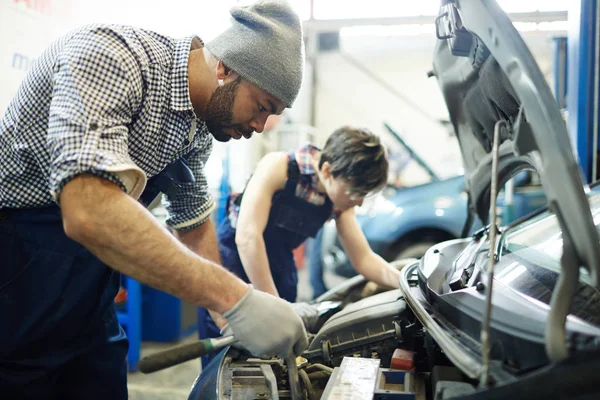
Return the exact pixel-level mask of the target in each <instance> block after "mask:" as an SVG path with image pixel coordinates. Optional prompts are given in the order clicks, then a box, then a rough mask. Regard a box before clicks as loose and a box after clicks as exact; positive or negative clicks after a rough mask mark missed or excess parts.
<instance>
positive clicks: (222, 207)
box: [217, 147, 229, 225]
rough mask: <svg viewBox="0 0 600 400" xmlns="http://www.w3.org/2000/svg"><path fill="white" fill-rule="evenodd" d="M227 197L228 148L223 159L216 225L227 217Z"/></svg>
mask: <svg viewBox="0 0 600 400" xmlns="http://www.w3.org/2000/svg"><path fill="white" fill-rule="evenodd" d="M228 197H229V147H227V148H226V150H225V156H224V157H223V176H221V185H220V186H219V208H218V210H217V225H219V224H220V223H221V221H222V220H223V218H225V217H226V216H227V199H228Z"/></svg>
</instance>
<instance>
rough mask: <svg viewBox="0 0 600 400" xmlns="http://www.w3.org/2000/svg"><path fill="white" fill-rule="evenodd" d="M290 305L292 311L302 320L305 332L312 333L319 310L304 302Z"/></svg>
mask: <svg viewBox="0 0 600 400" xmlns="http://www.w3.org/2000/svg"><path fill="white" fill-rule="evenodd" d="M291 305H292V308H293V309H294V311H296V314H298V316H299V317H300V318H302V322H304V327H305V328H306V330H307V331H309V332H312V329H313V328H314V326H315V325H316V324H317V320H318V319H319V310H318V309H317V306H315V305H312V304H308V303H305V302H300V303H291Z"/></svg>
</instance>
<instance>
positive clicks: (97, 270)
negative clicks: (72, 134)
mask: <svg viewBox="0 0 600 400" xmlns="http://www.w3.org/2000/svg"><path fill="white" fill-rule="evenodd" d="M190 177H191V179H192V181H193V175H192V174H191V171H190V170H189V168H187V165H186V163H185V156H184V157H183V158H182V159H179V160H177V161H175V162H174V163H172V164H170V165H168V166H167V167H166V168H165V169H164V170H163V171H161V173H159V174H158V175H157V176H154V177H153V178H151V179H150V180H149V181H148V185H147V186H146V189H145V191H144V193H143V194H142V197H141V199H140V201H141V202H142V203H144V204H145V205H148V203H149V202H151V201H152V200H153V199H154V197H156V195H157V194H158V192H159V191H160V192H165V193H171V194H173V193H174V192H175V191H176V190H177V183H178V182H186V181H190ZM119 284H120V274H119V273H118V272H116V271H114V270H113V269H111V268H109V267H107V266H106V265H104V264H103V263H102V262H101V261H100V260H99V259H98V258H96V256H94V255H93V254H92V253H90V252H89V251H88V250H86V249H85V248H84V247H83V246H82V245H80V244H79V243H77V242H75V241H73V240H71V239H70V238H69V237H67V236H66V234H65V232H64V229H63V224H62V218H61V213H60V208H59V207H58V206H56V205H53V206H48V207H44V208H31V209H6V208H5V209H0V398H6V399H11V400H13V399H38V398H39V399H50V398H61V399H69V398H78V399H82V398H86V399H111V400H121V399H123V400H124V399H127V386H126V374H127V364H126V360H125V359H126V355H127V350H128V342H127V337H126V335H125V332H124V331H123V329H122V328H121V327H120V325H119V323H118V320H117V315H116V312H115V306H114V301H113V300H114V297H115V295H116V294H117V291H118V289H119Z"/></svg>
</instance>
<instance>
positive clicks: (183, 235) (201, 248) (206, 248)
mask: <svg viewBox="0 0 600 400" xmlns="http://www.w3.org/2000/svg"><path fill="white" fill-rule="evenodd" d="M174 234H175V237H176V238H177V239H179V241H180V242H181V243H183V244H185V245H186V246H187V247H188V248H189V249H190V250H192V251H193V252H194V253H196V254H198V255H200V256H202V257H204V258H206V259H208V260H210V261H212V262H214V263H217V264H219V265H221V255H220V254H219V245H218V244H217V232H216V231H215V226H214V225H213V223H212V221H211V220H210V219H207V220H206V222H204V223H203V224H202V225H199V226H197V227H195V228H194V229H190V230H189V231H183V230H175V231H174Z"/></svg>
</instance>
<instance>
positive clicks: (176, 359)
mask: <svg viewBox="0 0 600 400" xmlns="http://www.w3.org/2000/svg"><path fill="white" fill-rule="evenodd" d="M236 341H237V340H236V339H235V337H234V336H233V335H231V336H223V337H220V338H215V339H203V340H198V341H196V342H194V343H189V344H184V345H181V346H176V347H172V348H170V349H167V350H163V351H161V352H158V353H154V354H151V355H149V356H146V357H144V358H142V359H141V360H140V362H139V364H138V367H139V369H140V371H141V372H143V373H144V374H149V373H151V372H156V371H159V370H161V369H165V368H169V367H172V366H174V365H177V364H181V363H183V362H186V361H189V360H192V359H194V358H198V357H202V356H203V355H205V354H208V353H210V352H212V351H216V350H220V349H222V348H223V347H225V346H229V345H231V344H233V343H235V342H236Z"/></svg>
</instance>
